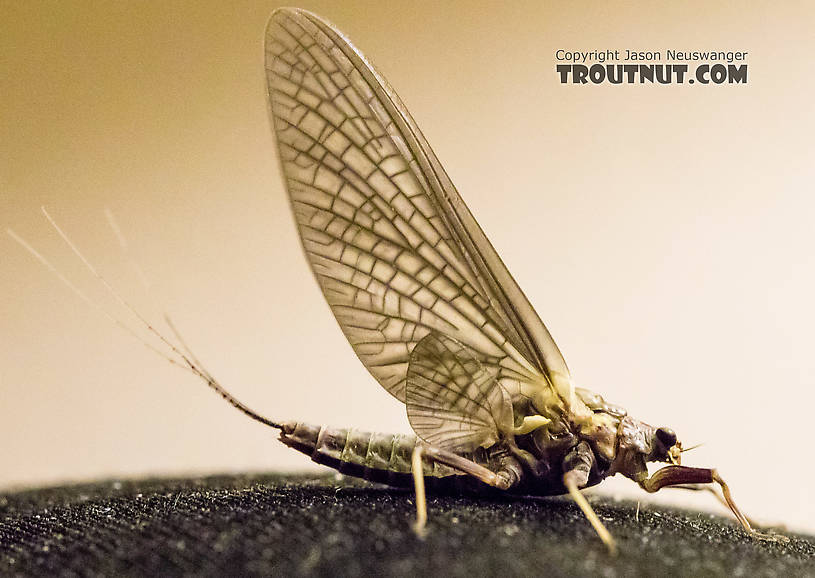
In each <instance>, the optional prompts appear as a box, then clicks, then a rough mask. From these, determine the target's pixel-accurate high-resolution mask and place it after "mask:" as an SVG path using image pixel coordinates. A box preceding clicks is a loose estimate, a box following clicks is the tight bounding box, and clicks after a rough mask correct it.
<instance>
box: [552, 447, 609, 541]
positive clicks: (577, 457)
mask: <svg viewBox="0 0 815 578" xmlns="http://www.w3.org/2000/svg"><path fill="white" fill-rule="evenodd" d="M594 461H595V458H594V452H593V451H592V449H591V447H590V446H589V444H587V443H586V442H585V441H583V442H580V443H579V444H578V445H577V447H575V448H574V450H572V451H571V452H569V454H568V455H567V456H566V458H565V459H564V461H563V469H564V472H565V473H564V474H563V485H564V486H565V487H566V490H567V491H568V492H569V496H571V498H572V500H574V502H575V504H577V507H578V508H580V510H581V511H582V512H583V515H584V516H586V519H587V520H588V521H589V523H590V524H591V525H592V527H593V528H594V531H595V532H597V535H598V536H599V537H600V539H601V540H602V541H603V543H604V544H605V545H606V548H608V552H609V554H611V555H612V556H616V555H617V543H616V542H615V541H614V538H613V537H612V535H611V533H610V532H609V531H608V529H607V528H606V527H605V526H604V525H603V522H601V521H600V518H599V517H597V514H596V513H595V511H594V509H593V508H592V507H591V504H589V501H588V500H587V499H586V497H585V496H584V495H583V494H582V493H581V492H580V489H581V488H584V487H585V486H586V484H587V483H588V481H589V473H590V472H591V469H592V467H593V466H594Z"/></svg>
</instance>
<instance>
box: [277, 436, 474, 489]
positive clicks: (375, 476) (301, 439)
mask: <svg viewBox="0 0 815 578" xmlns="http://www.w3.org/2000/svg"><path fill="white" fill-rule="evenodd" d="M417 439H418V438H417V437H416V436H415V435H405V434H382V433H369V432H362V431H357V430H355V429H350V428H330V427H325V426H318V425H311V424H304V423H287V424H284V426H283V430H282V431H281V433H280V441H282V442H283V443H284V444H286V445H287V446H289V447H291V448H294V449H296V450H298V451H301V452H303V453H304V454H306V455H308V456H310V457H311V459H312V460H313V461H315V462H317V463H318V464H323V465H326V466H328V467H330V468H334V469H335V470H338V471H340V472H341V473H343V474H346V475H349V476H354V477H357V478H364V479H366V480H369V481H371V482H379V483H382V484H388V485H391V486H411V485H412V484H413V478H412V473H411V472H412V468H411V457H412V455H413V450H414V448H415V447H416V442H417ZM473 457H474V456H473ZM423 470H424V475H425V477H426V478H430V479H433V478H448V477H450V476H455V477H459V476H460V475H461V474H460V472H458V471H456V470H454V469H452V468H449V467H447V466H445V465H444V464H440V463H438V462H432V463H429V464H428V463H424V464H423Z"/></svg>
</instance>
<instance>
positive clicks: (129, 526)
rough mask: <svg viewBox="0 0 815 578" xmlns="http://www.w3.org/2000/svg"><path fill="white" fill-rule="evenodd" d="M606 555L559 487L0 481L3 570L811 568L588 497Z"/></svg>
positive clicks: (812, 553) (257, 479)
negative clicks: (431, 489) (491, 489)
mask: <svg viewBox="0 0 815 578" xmlns="http://www.w3.org/2000/svg"><path fill="white" fill-rule="evenodd" d="M593 504H594V507H595V508H596V510H597V513H598V514H599V515H600V517H601V518H602V519H603V521H604V522H605V523H606V524H607V526H608V528H609V530H610V531H611V532H612V534H613V535H614V536H615V537H616V538H617V540H618V542H619V546H620V555H619V556H618V557H617V558H611V557H609V556H608V554H607V553H606V550H605V548H604V547H603V545H602V544H601V543H600V541H599V540H598V539H597V537H596V535H595V534H594V531H593V530H592V529H591V527H590V526H589V524H588V523H587V522H586V521H585V519H584V518H583V516H582V514H581V513H580V511H579V510H578V509H577V508H576V507H575V506H574V505H573V504H572V503H570V502H569V501H568V500H566V499H561V498H546V499H532V500H530V499H520V498H490V499H485V498H480V499H473V498H468V497H456V496H441V497H438V496H437V497H430V499H429V504H428V505H429V514H430V525H429V532H428V535H427V537H426V538H425V539H424V540H419V539H418V538H417V537H416V536H415V535H414V534H413V533H412V531H411V529H410V524H411V522H412V520H413V514H414V513H413V496H412V493H411V492H408V491H401V490H392V489H386V488H382V487H374V486H371V485H368V484H363V483H361V482H356V481H353V480H348V479H339V478H338V477H304V476H274V475H253V476H231V477H225V476H220V477H208V478H200V479H185V480H143V481H127V482H105V483H98V484H86V485H74V486H66V487H58V488H49V489H40V490H30V491H24V492H17V493H13V494H5V495H0V574H2V575H20V576H183V575H196V576H239V575H267V576H293V575H326V576H415V575H426V576H437V575H444V576H485V575H486V576H489V575H496V576H497V575H501V576H515V575H546V576H574V575H581V576H584V575H593V576H635V575H636V576H739V575H742V576H782V575H787V576H815V538H814V537H811V536H792V537H791V539H790V541H789V542H787V543H785V544H779V543H766V542H760V541H753V540H751V539H750V538H748V537H747V536H745V534H744V533H743V532H741V531H740V530H739V529H738V528H737V527H736V526H735V525H734V524H733V523H732V522H731V521H730V520H727V519H724V518H721V517H718V516H712V515H710V514H706V513H699V512H686V511H680V510H672V509H664V508H655V507H647V508H642V509H641V510H640V512H639V516H638V519H637V516H636V515H635V510H636V504H635V503H633V502H625V501H621V502H617V501H613V500H610V499H608V498H597V499H595V500H594V501H593Z"/></svg>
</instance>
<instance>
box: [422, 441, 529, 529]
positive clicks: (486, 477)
mask: <svg viewBox="0 0 815 578" xmlns="http://www.w3.org/2000/svg"><path fill="white" fill-rule="evenodd" d="M424 460H428V461H434V462H439V463H440V464H444V465H445V466H448V467H450V468H453V469H454V470H458V471H459V472H461V473H462V474H466V475H468V476H472V477H474V478H476V479H477V480H480V481H482V482H484V483H485V484H487V485H488V486H492V487H494V488H497V489H499V490H508V489H509V488H511V487H512V486H513V485H514V484H515V483H517V481H518V475H517V473H516V472H513V471H512V470H511V469H510V468H506V469H501V470H499V471H498V472H497V473H496V472H493V471H492V470H490V469H488V468H485V467H484V466H482V465H481V464H477V463H475V462H474V461H472V460H468V459H467V458H465V457H462V456H460V455H458V454H454V453H453V452H450V451H447V450H444V449H442V448H438V447H436V446H432V445H429V444H426V443H424V442H422V441H419V442H417V443H416V447H415V448H414V450H413V456H412V458H411V470H412V472H413V485H414V488H415V492H416V522H415V523H414V525H413V529H414V531H415V532H416V534H417V535H418V536H419V537H423V536H424V532H425V527H426V526H427V497H426V494H425V483H424Z"/></svg>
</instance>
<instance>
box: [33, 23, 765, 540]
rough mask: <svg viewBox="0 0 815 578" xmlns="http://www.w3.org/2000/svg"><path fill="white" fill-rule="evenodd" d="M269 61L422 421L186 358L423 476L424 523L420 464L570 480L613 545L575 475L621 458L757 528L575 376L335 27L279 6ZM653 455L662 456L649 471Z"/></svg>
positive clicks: (298, 432) (414, 130) (278, 119)
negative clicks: (387, 426) (345, 414)
mask: <svg viewBox="0 0 815 578" xmlns="http://www.w3.org/2000/svg"><path fill="white" fill-rule="evenodd" d="M266 73H267V79H268V96H269V103H270V108H271V113H272V123H273V127H274V132H275V134H276V137H277V145H278V152H279V158H280V162H281V168H282V172H283V176H284V179H285V184H286V188H287V190H288V193H289V197H290V200H291V205H292V209H293V213H294V217H295V220H296V223H297V227H298V230H299V233H300V238H301V241H302V246H303V250H304V252H305V255H306V257H307V259H308V261H309V263H310V265H311V268H312V270H313V272H314V275H315V277H316V279H317V281H318V283H319V285H320V288H321V289H322V292H323V295H324V296H325V298H326V300H327V301H328V303H329V305H330V307H331V310H332V312H333V314H334V316H335V317H336V319H337V321H338V323H339V325H340V327H341V329H342V331H343V332H344V333H345V336H346V337H347V338H348V341H349V342H350V344H351V346H352V347H353V349H354V351H355V352H356V354H357V355H358V356H359V358H360V360H361V361H362V363H363V364H364V365H365V367H366V368H367V369H368V370H369V371H370V373H371V374H372V375H373V376H374V378H375V379H376V380H377V381H378V382H379V383H380V384H381V385H382V386H383V387H384V388H385V389H386V390H387V391H388V392H389V393H391V394H392V395H393V396H394V397H395V398H396V399H398V400H399V401H401V402H402V403H404V404H405V406H406V409H407V416H408V419H409V422H410V424H411V427H412V428H413V431H414V432H415V435H391V434H371V433H363V432H359V431H356V430H352V429H338V428H329V427H322V426H315V425H309V424H306V423H301V422H285V421H277V420H271V419H267V418H264V417H262V416H260V415H259V414H257V413H255V412H254V411H252V410H251V409H249V408H247V407H246V406H244V405H243V404H241V403H240V402H239V401H238V400H236V399H235V398H234V397H232V396H231V395H230V394H229V393H227V392H226V391H225V390H224V389H223V388H222V387H221V386H220V385H219V384H218V382H217V381H216V380H215V379H214V378H213V377H212V376H211V375H210V374H209V373H208V372H207V371H206V370H205V369H204V368H203V367H202V366H201V364H200V363H199V362H198V361H197V360H196V359H195V358H194V357H193V356H192V355H191V354H189V353H188V352H186V351H184V350H183V348H180V347H178V346H176V345H175V344H173V343H172V342H171V341H170V340H169V339H166V338H164V337H162V336H160V337H161V339H162V340H163V343H164V345H165V346H166V347H168V348H169V349H170V350H171V352H172V356H173V359H174V362H175V363H177V364H179V365H182V366H185V367H186V368H187V369H189V370H190V371H192V372H193V373H195V374H196V375H197V376H199V377H200V378H202V379H204V380H205V381H206V382H207V383H208V385H209V386H210V387H212V388H213V389H215V390H216V391H218V392H219V393H220V394H221V395H222V396H223V397H224V398H225V399H226V400H227V401H229V402H230V403H232V404H233V405H234V406H236V407H237V408H238V409H240V410H241V411H243V412H244V413H246V414H247V415H249V416H250V417H252V418H253V419H256V420H258V421H261V422H263V423H265V424H267V425H269V426H272V427H274V428H277V429H279V430H280V440H281V441H282V442H283V443H284V444H286V445H288V446H290V447H292V448H294V449H297V450H299V451H301V452H303V453H305V454H307V455H309V456H310V457H311V458H312V459H313V460H314V461H316V462H318V463H321V464H325V465H327V466H330V467H332V468H336V469H337V470H339V471H340V472H342V473H345V474H348V475H352V476H358V477H362V478H365V479H368V480H372V481H376V482H382V483H385V484H391V485H399V486H405V485H409V486H414V487H415V488H416V493H417V500H416V502H417V518H418V519H417V529H418V530H422V529H423V527H424V525H425V520H426V507H425V499H424V495H425V494H424V492H425V482H426V481H427V482H428V484H429V485H431V486H432V487H447V488H450V489H455V488H462V487H467V488H468V489H469V490H470V491H474V492H478V491H480V490H484V491H495V489H498V490H503V491H507V492H511V493H514V494H519V495H532V496H535V495H537V496H540V495H555V494H567V493H568V494H569V495H570V496H571V497H572V498H573V499H574V500H575V502H576V503H577V504H578V506H579V507H580V509H581V510H582V511H583V513H584V514H585V515H586V517H587V518H588V520H589V521H590V522H591V524H592V525H593V526H594V528H595V530H596V531H597V533H598V534H599V536H600V537H601V539H602V540H603V541H604V542H605V544H606V545H607V546H608V548H609V549H610V550H611V551H614V549H615V542H614V540H613V538H612V537H611V535H610V534H609V533H608V531H607V530H606V529H605V527H604V526H603V524H602V522H601V521H600V520H599V518H598V517H597V516H596V515H595V513H594V512H593V510H592V508H591V506H590V505H589V503H588V502H587V501H586V499H585V498H584V497H583V495H582V494H581V493H580V490H581V489H582V488H586V487H589V486H593V485H595V484H598V483H599V482H601V481H602V480H603V479H604V478H606V477H608V476H612V475H614V474H618V473H619V474H622V475H624V476H626V477H628V478H630V479H631V480H633V481H634V482H636V483H637V484H639V485H640V486H641V487H642V488H643V489H644V490H646V491H648V492H655V491H657V490H659V489H660V488H663V487H669V486H686V487H687V486H693V487H697V488H698V487H710V486H701V485H704V484H713V483H717V484H718V485H719V486H720V487H721V490H722V495H723V501H724V502H725V503H726V504H727V506H728V507H729V508H730V510H731V511H732V512H733V514H734V515H735V516H736V518H737V519H738V521H739V522H740V524H741V526H742V527H743V528H744V530H746V531H747V532H750V533H751V534H753V535H759V534H758V533H757V532H755V531H754V530H753V528H752V527H751V525H750V523H749V521H748V520H747V518H746V517H745V516H744V515H743V514H742V513H741V512H740V511H739V509H738V508H737V507H736V505H735V504H734V502H733V500H732V498H731V496H730V492H729V489H728V486H727V485H726V484H725V483H724V481H723V480H722V479H721V477H720V476H719V475H718V473H717V472H716V470H714V469H708V468H693V467H686V466H682V465H680V457H681V452H682V445H681V443H680V442H679V441H678V440H677V437H676V435H675V434H674V432H673V431H672V430H671V429H669V428H666V427H653V426H651V425H648V424H646V423H644V422H641V421H639V420H637V419H635V418H633V417H631V416H629V415H628V414H627V413H626V411H625V410H624V409H622V408H620V407H618V406H615V405H611V404H609V403H607V402H606V401H605V400H604V399H603V398H602V397H601V396H599V395H597V394H595V393H593V392H591V391H588V390H586V389H581V388H577V387H575V386H574V385H573V383H572V380H571V377H570V373H569V369H568V368H567V366H566V362H565V361H564V359H563V356H562V355H561V353H560V351H559V349H558V347H557V345H556V344H555V342H554V340H553V339H552V337H551V335H550V334H549V332H548V330H547V329H546V327H545V326H544V324H543V323H542V322H541V320H540V318H539V317H538V315H537V313H536V312H535V310H534V309H533V308H532V306H531V304H530V302H529V301H528V300H527V298H526V296H525V295H524V294H523V292H522V291H521V289H520V287H519V286H518V285H517V283H516V282H515V280H514V279H513V278H512V276H511V275H510V273H509V271H508V270H507V268H506V267H505V266H504V264H503V262H502V261H501V258H500V257H499V256H498V254H497V253H496V251H495V249H494V248H493V247H492V245H491V244H490V242H489V240H488V239H487V237H486V236H485V235H484V232H483V231H482V230H481V228H480V227H479V225H478V223H477V222H476V220H475V218H474V217H473V215H472V214H471V213H470V211H469V209H468V208H467V206H466V205H465V204H464V201H463V200H462V199H461V197H460V196H459V194H458V192H457V190H456V188H455V187H454V185H453V183H452V182H451V181H450V179H449V177H448V176H447V174H446V173H445V171H444V169H443V167H442V166H441V164H440V162H439V160H438V159H437V158H436V155H435V154H434V153H433V151H432V149H431V148H430V146H429V144H428V143H427V141H426V140H425V138H424V136H423V135H422V133H421V131H420V130H419V128H418V126H417V125H416V123H415V121H414V120H413V118H412V117H411V115H410V113H409V112H408V110H407V108H406V107H405V105H404V104H403V103H402V101H401V100H400V99H399V97H398V96H397V94H396V92H395V91H394V90H393V88H391V86H390V85H389V84H388V82H387V81H386V80H385V79H384V78H383V77H382V76H381V75H380V74H379V73H378V72H377V71H376V69H374V67H373V66H372V65H371V63H370V62H369V61H368V60H367V59H366V58H365V56H363V55H362V53H361V52H360V51H359V50H358V49H357V48H355V47H354V46H353V45H352V44H351V42H350V41H349V40H348V39H347V38H346V37H345V36H344V35H343V34H342V33H341V32H339V31H338V30H337V29H336V28H334V27H333V26H332V25H331V24H329V23H327V22H326V21H324V20H322V19H321V18H320V17H318V16H316V15H314V14H311V13H309V12H306V11H303V10H299V9H291V8H285V9H279V10H277V11H275V13H274V14H273V15H272V17H271V19H270V21H269V24H268V28H267V33H266ZM55 226H56V225H55ZM58 230H59V229H58ZM60 233H61V231H60ZM61 234H62V233H61ZM69 243H70V241H69ZM32 251H33V250H32ZM77 253H78V251H77ZM35 255H37V256H38V257H39V255H38V254H37V253H36V252H35ZM40 259H42V257H40ZM89 266H90V265H89ZM91 269H92V268H91ZM92 271H93V269H92ZM93 272H94V273H95V271H93ZM97 276H98V274H97ZM100 279H101V276H100ZM144 323H145V325H147V327H148V329H149V330H150V331H152V332H153V333H156V334H157V335H158V332H157V331H155V330H154V329H153V328H152V327H151V326H150V325H149V324H147V322H146V321H145V322H144ZM648 462H665V463H667V464H668V465H666V466H664V467H663V468H662V469H660V470H658V471H656V472H655V473H654V474H653V475H651V476H649V474H648V470H647V465H646V464H647V463H648Z"/></svg>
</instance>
